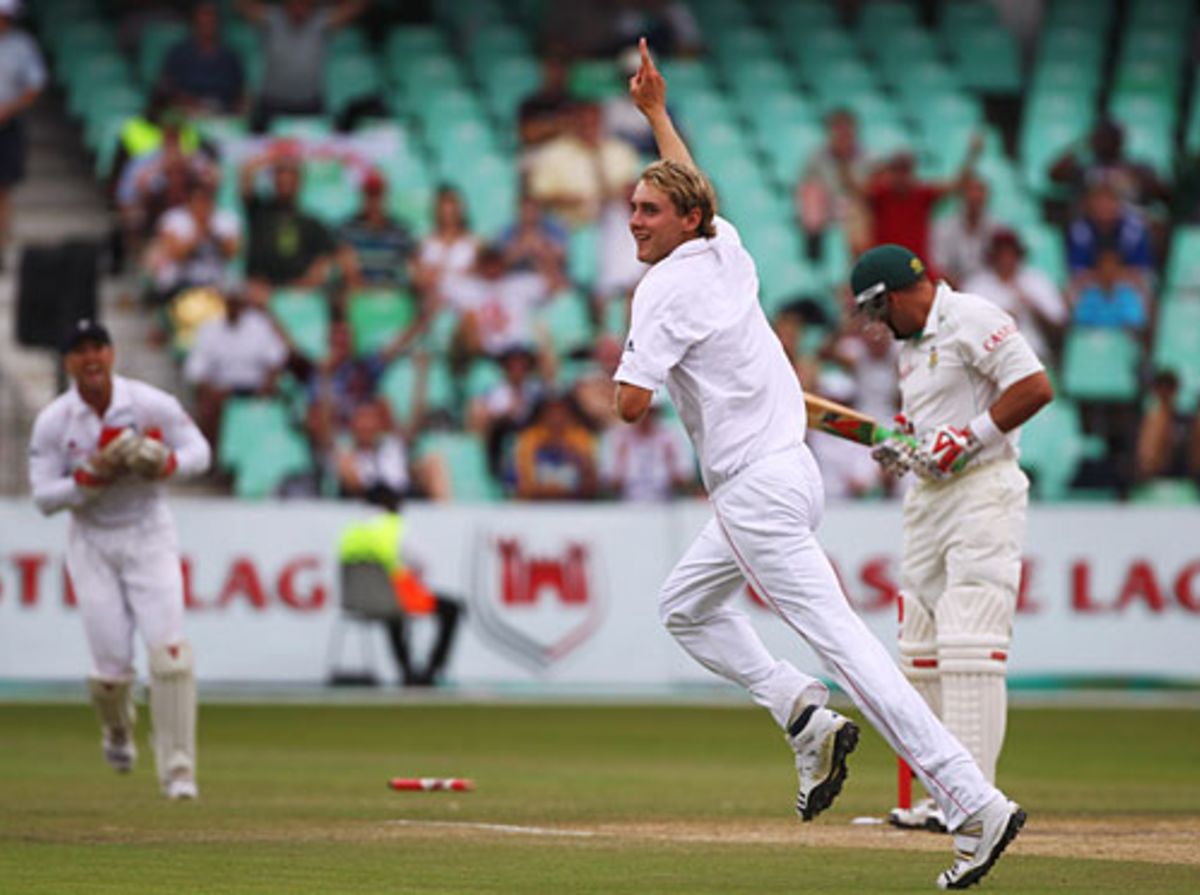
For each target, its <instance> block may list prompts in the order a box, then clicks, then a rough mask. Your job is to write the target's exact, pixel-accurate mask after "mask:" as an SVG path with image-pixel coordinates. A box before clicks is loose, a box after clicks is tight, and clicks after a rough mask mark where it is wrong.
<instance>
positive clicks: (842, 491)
mask: <svg viewBox="0 0 1200 895" xmlns="http://www.w3.org/2000/svg"><path fill="white" fill-rule="evenodd" d="M812 386H813V390H814V392H816V393H817V394H820V395H822V396H824V397H827V398H829V399H830V400H833V401H838V402H840V403H842V404H845V405H847V406H848V407H856V408H858V409H859V410H862V411H863V412H864V413H866V412H867V411H866V410H865V409H864V408H862V407H860V406H859V404H858V400H857V384H856V383H855V380H854V377H853V372H852V371H847V370H841V369H839V368H838V367H836V366H827V367H824V368H821V369H819V370H818V372H817V376H816V378H815V379H814V380H813V383H812ZM806 388H807V386H806ZM876 418H877V419H879V417H876ZM884 419H891V417H885V418H884ZM806 440H807V442H808V445H809V447H810V448H811V449H812V451H813V453H814V454H815V455H816V457H817V463H818V465H819V466H820V467H821V480H822V481H823V482H824V484H825V499H826V500H829V501H844V500H858V499H861V498H864V497H868V496H870V495H873V494H879V493H880V492H881V491H883V490H884V489H888V490H890V491H894V489H895V488H896V487H897V483H896V480H895V479H891V477H889V476H886V475H885V473H884V472H883V470H882V469H880V467H879V464H878V463H876V462H875V461H874V460H872V459H871V452H870V451H869V450H866V449H864V448H863V447H862V446H860V445H856V444H851V443H849V442H847V441H846V440H844V439H841V438H836V437H834V436H833V435H830V434H829V433H827V432H821V431H819V430H817V429H809V430H808V436H807V439H806Z"/></svg>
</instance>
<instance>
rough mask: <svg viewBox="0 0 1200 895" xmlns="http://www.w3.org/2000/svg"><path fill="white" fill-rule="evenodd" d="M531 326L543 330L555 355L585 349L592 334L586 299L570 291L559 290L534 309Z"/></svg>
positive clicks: (564, 355)
mask: <svg viewBox="0 0 1200 895" xmlns="http://www.w3.org/2000/svg"><path fill="white" fill-rule="evenodd" d="M534 326H535V327H536V328H538V329H543V330H545V333H546V335H547V336H548V337H549V339H550V344H551V345H553V346H554V352H555V354H557V355H558V356H559V357H566V356H569V355H571V354H574V353H575V352H577V351H587V350H588V348H589V347H590V346H591V344H592V339H593V337H594V334H593V332H592V320H591V316H590V314H589V313H588V304H587V299H586V298H585V297H584V295H583V294H582V293H580V292H576V291H574V290H566V291H564V292H560V293H559V294H557V295H555V296H554V297H553V298H551V299H550V301H549V302H548V303H547V304H546V305H545V306H544V307H542V308H540V309H539V310H538V312H537V314H536V316H535V318H534Z"/></svg>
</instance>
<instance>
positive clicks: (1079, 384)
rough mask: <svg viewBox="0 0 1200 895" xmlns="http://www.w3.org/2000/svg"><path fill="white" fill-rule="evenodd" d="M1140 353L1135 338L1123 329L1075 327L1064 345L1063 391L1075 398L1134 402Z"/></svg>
mask: <svg viewBox="0 0 1200 895" xmlns="http://www.w3.org/2000/svg"><path fill="white" fill-rule="evenodd" d="M1140 355H1141V349H1140V348H1139V347H1138V344H1137V342H1136V341H1135V340H1134V337H1133V336H1132V335H1130V334H1129V333H1127V332H1124V331H1123V330H1117V329H1096V328H1085V327H1076V328H1074V329H1072V330H1071V331H1070V332H1068V334H1067V340H1066V345H1065V346H1064V348H1063V364H1062V384H1063V391H1064V392H1066V394H1067V395H1068V396H1070V397H1071V398H1074V399H1075V400H1077V401H1101V402H1110V403H1126V402H1129V401H1133V400H1134V399H1135V398H1136V397H1137V394H1138V362H1139V360H1140Z"/></svg>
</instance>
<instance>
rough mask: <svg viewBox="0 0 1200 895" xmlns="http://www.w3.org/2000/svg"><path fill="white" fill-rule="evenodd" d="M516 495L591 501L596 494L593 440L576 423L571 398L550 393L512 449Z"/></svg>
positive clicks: (594, 446) (529, 498) (577, 420)
mask: <svg viewBox="0 0 1200 895" xmlns="http://www.w3.org/2000/svg"><path fill="white" fill-rule="evenodd" d="M514 453H515V461H516V488H515V490H516V497H518V498H520V499H522V500H590V499H591V498H593V497H595V496H596V490H597V484H598V482H597V475H596V443H595V439H594V438H593V437H592V434H591V433H590V432H589V431H588V430H587V429H586V428H585V427H584V426H583V425H582V424H581V423H580V422H579V418H578V415H577V414H576V412H575V409H574V407H572V405H571V401H570V399H568V398H566V397H564V396H561V395H549V396H547V397H546V398H544V399H543V400H542V403H541V405H540V406H539V407H538V409H537V410H536V411H535V412H534V417H533V423H532V425H530V426H528V427H526V428H525V429H524V430H523V431H522V432H521V433H520V434H519V435H518V436H517V442H516V447H515V450H514Z"/></svg>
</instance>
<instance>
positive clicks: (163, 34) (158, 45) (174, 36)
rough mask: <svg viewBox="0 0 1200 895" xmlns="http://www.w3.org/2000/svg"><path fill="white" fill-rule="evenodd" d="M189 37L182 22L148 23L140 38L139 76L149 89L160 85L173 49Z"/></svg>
mask: <svg viewBox="0 0 1200 895" xmlns="http://www.w3.org/2000/svg"><path fill="white" fill-rule="evenodd" d="M187 36H188V27H187V25H184V24H183V23H182V22H147V23H146V24H145V25H143V26H142V28H141V31H140V33H139V36H138V76H139V77H140V78H141V79H142V83H143V84H145V85H146V86H147V87H153V86H154V85H155V84H157V83H158V80H159V76H160V75H161V74H162V66H163V61H164V60H165V59H166V58H167V53H168V52H169V51H170V49H171V47H173V46H175V44H177V43H179V41H181V40H183V39H185V38H186V37H187Z"/></svg>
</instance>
